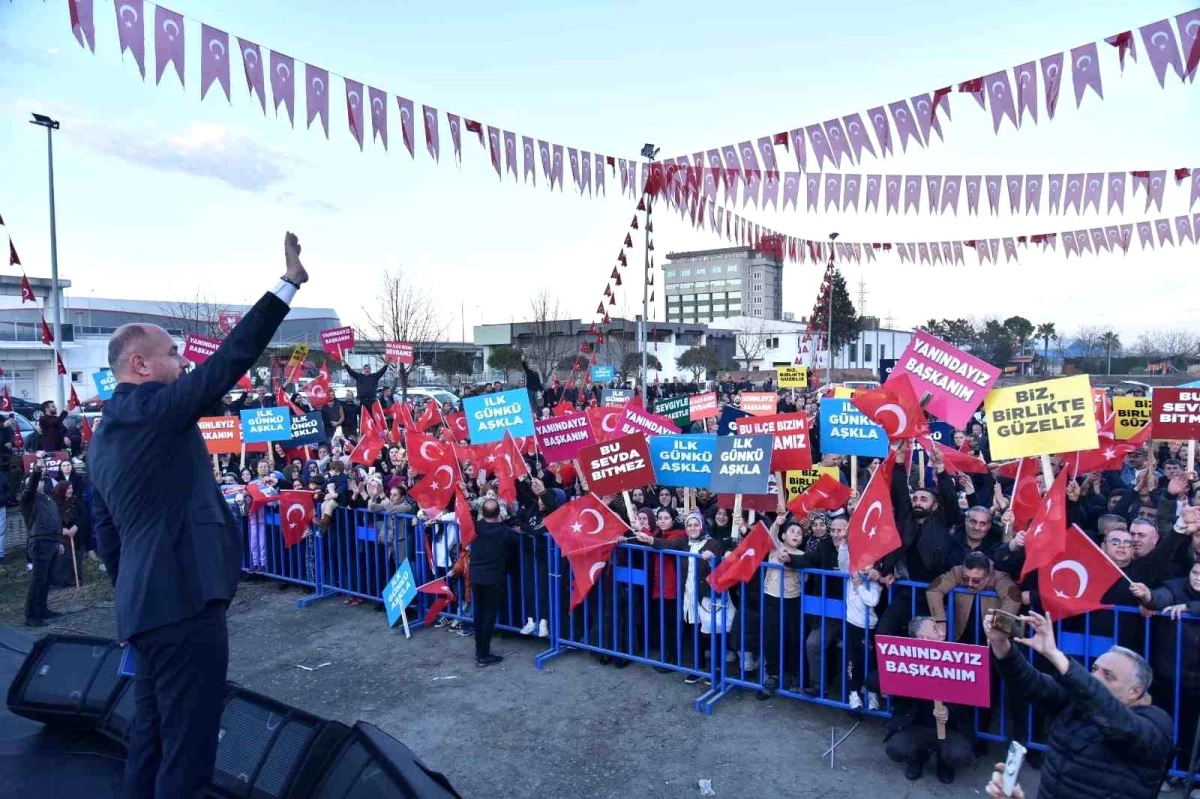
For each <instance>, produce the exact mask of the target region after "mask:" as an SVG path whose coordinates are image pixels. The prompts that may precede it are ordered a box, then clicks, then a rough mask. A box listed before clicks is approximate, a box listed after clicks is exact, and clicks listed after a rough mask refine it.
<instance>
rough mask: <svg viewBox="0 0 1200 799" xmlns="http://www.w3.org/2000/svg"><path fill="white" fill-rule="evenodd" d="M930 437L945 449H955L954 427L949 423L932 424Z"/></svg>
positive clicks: (930, 424) (930, 425)
mask: <svg viewBox="0 0 1200 799" xmlns="http://www.w3.org/2000/svg"><path fill="white" fill-rule="evenodd" d="M929 437H930V438H932V439H933V440H934V441H936V442H937V443H939V444H941V445H942V446H943V447H950V448H951V449H954V448H955V447H954V425H952V424H950V423H949V422H930V423H929Z"/></svg>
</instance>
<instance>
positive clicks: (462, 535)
mask: <svg viewBox="0 0 1200 799" xmlns="http://www.w3.org/2000/svg"><path fill="white" fill-rule="evenodd" d="M454 518H455V520H456V521H457V522H458V543H459V545H460V546H464V547H469V546H471V542H472V541H474V540H475V517H474V515H472V513H471V503H470V502H468V501H467V495H466V494H464V493H463V490H462V486H455V487H454Z"/></svg>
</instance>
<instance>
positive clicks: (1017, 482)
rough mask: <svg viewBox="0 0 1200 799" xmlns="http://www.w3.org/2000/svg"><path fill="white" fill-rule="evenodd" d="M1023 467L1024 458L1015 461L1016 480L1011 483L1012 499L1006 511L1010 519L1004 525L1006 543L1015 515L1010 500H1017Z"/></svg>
mask: <svg viewBox="0 0 1200 799" xmlns="http://www.w3.org/2000/svg"><path fill="white" fill-rule="evenodd" d="M1024 465H1025V459H1024V458H1021V460H1019V461H1017V479H1016V480H1014V481H1013V493H1012V499H1010V500H1009V502H1008V510H1009V514H1010V518H1009V520H1008V521H1007V522H1005V523H1004V540H1005V541H1008V537H1009V536H1010V535H1011V534H1012V520H1013V518H1015V514H1014V513H1013V504H1012V500H1013V499H1016V498H1017V486H1019V485H1021V467H1023V466H1024ZM996 485H997V486H999V483H997V484H996Z"/></svg>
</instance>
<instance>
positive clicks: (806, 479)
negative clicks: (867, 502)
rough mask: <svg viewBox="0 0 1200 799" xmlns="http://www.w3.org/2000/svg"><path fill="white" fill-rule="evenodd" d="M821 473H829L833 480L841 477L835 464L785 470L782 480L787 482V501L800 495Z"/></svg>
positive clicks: (818, 478)
mask: <svg viewBox="0 0 1200 799" xmlns="http://www.w3.org/2000/svg"><path fill="white" fill-rule="evenodd" d="M823 474H827V475H829V476H830V477H832V478H833V479H834V480H841V479H842V473H841V470H839V469H838V467H836V466H817V467H816V468H813V469H795V470H793V471H790V472H785V473H784V476H783V481H784V482H785V483H787V501H788V502H791V501H792V500H793V499H795V498H796V497H798V496H800V494H802V493H803V492H804V490H805V489H807V488H808V487H809V486H810V485H812V484H813V483H815V482H817V481H818V480H820V479H821V475H823Z"/></svg>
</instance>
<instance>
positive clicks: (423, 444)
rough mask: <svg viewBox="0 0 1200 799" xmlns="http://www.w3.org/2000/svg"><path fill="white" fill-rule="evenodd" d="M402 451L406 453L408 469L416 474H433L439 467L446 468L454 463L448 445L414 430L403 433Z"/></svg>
mask: <svg viewBox="0 0 1200 799" xmlns="http://www.w3.org/2000/svg"><path fill="white" fill-rule="evenodd" d="M404 449H405V450H406V451H407V452H408V465H409V468H411V469H412V471H413V472H414V473H416V474H433V472H434V470H435V469H437V468H438V467H439V466H446V465H449V464H450V463H452V462H453V461H454V455H453V453H452V452H451V451H450V447H449V445H447V444H446V443H445V442H444V441H438V440H437V439H436V438H434V437H433V436H427V435H424V434H422V433H418V432H417V431H416V430H408V431H406V432H405V434H404Z"/></svg>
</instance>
